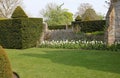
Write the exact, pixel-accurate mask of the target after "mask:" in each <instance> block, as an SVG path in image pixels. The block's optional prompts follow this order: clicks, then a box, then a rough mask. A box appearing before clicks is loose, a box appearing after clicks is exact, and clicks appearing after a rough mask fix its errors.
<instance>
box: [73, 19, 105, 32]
mask: <svg viewBox="0 0 120 78" xmlns="http://www.w3.org/2000/svg"><path fill="white" fill-rule="evenodd" d="M105 25H106V21H105V20H95V21H75V22H72V26H74V27H76V26H80V31H81V32H95V31H104V29H105Z"/></svg>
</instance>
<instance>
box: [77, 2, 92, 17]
mask: <svg viewBox="0 0 120 78" xmlns="http://www.w3.org/2000/svg"><path fill="white" fill-rule="evenodd" d="M88 8H92V5H91V4H89V3H81V4H80V6H79V7H78V9H77V10H78V12H76V14H75V17H77V16H78V15H79V16H80V17H81V16H82V15H83V14H84V13H85V11H86V10H87V9H88Z"/></svg>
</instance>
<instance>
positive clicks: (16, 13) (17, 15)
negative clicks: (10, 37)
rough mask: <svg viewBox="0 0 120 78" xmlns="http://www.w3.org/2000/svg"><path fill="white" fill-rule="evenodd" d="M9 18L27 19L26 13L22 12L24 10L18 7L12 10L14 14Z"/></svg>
mask: <svg viewBox="0 0 120 78" xmlns="http://www.w3.org/2000/svg"><path fill="white" fill-rule="evenodd" d="M11 17H12V18H28V16H27V15H26V13H25V12H24V10H23V9H22V8H21V7H20V6H18V7H17V8H16V9H15V10H14V12H13V14H12V16H11Z"/></svg>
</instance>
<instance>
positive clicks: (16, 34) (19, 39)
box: [0, 6, 43, 49]
mask: <svg viewBox="0 0 120 78" xmlns="http://www.w3.org/2000/svg"><path fill="white" fill-rule="evenodd" d="M11 17H12V18H11V19H2V20H0V45H2V46H3V47H5V48H15V49H23V48H30V47H35V46H36V45H37V41H39V38H40V34H41V32H42V27H43V19H42V18H28V16H27V15H26V13H25V12H24V10H23V9H22V8H21V7H20V6H18V7H17V8H16V9H15V11H14V12H13V14H12V16H11Z"/></svg>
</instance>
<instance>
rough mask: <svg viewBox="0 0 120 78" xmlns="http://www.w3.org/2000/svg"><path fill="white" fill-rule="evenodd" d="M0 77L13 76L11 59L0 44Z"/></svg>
mask: <svg viewBox="0 0 120 78" xmlns="http://www.w3.org/2000/svg"><path fill="white" fill-rule="evenodd" d="M0 78H13V75H12V69H11V65H10V61H9V59H8V57H7V54H6V52H5V51H4V49H3V48H2V47H1V46H0Z"/></svg>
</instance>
